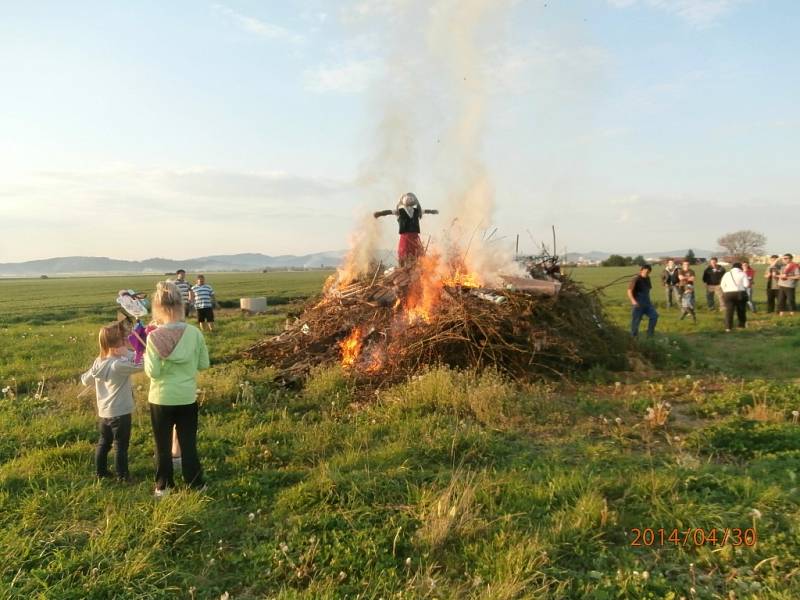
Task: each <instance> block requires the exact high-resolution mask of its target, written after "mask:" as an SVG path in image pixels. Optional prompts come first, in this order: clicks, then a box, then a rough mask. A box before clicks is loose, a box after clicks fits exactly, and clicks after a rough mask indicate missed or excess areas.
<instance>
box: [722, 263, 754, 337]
mask: <svg viewBox="0 0 800 600" xmlns="http://www.w3.org/2000/svg"><path fill="white" fill-rule="evenodd" d="M749 287H750V280H749V279H748V278H747V275H746V274H745V272H744V271H743V270H742V263H738V262H737V263H733V266H732V267H731V270H730V271H728V272H727V273H725V275H723V276H722V281H720V288H721V289H722V302H723V304H724V305H725V331H730V330H731V329H733V311H734V310H735V311H736V317H737V319H738V321H739V327H747V288H749Z"/></svg>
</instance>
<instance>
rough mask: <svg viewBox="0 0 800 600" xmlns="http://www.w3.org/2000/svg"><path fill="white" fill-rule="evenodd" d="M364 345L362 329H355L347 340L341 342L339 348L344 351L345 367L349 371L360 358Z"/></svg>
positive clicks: (343, 363) (343, 364)
mask: <svg viewBox="0 0 800 600" xmlns="http://www.w3.org/2000/svg"><path fill="white" fill-rule="evenodd" d="M363 345H364V340H363V339H361V328H360V327H356V328H355V329H353V331H351V332H350V335H348V336H347V338H345V339H344V340H342V341H341V342H339V348H340V349H341V350H342V366H343V367H345V368H348V369H349V368H352V367H354V366H355V364H356V361H357V360H358V356H359V355H360V354H361V347H362V346H363Z"/></svg>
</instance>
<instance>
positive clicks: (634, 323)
mask: <svg viewBox="0 0 800 600" xmlns="http://www.w3.org/2000/svg"><path fill="white" fill-rule="evenodd" d="M652 270H653V267H651V266H650V265H647V264H645V265H642V266H641V267H640V268H639V274H638V275H637V276H636V277H634V278H633V279H631V282H630V284H629V285H628V298H629V299H630V301H631V306H632V307H633V308H632V310H631V335H632V336H633V337H637V336H638V335H639V324H640V323H641V322H642V317H643V316H645V315H647V319H648V322H647V336H648V337H653V333H655V330H656V323H657V322H658V312H657V311H656V309H655V307H654V306H653V303H652V302H651V301H650V290H651V289H652V287H653V286H652V284H651V283H650V272H651V271H652Z"/></svg>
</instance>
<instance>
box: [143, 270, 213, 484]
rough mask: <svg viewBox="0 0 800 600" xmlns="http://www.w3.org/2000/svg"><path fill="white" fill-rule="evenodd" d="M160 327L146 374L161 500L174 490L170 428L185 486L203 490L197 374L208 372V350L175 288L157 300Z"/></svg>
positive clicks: (150, 343) (164, 287) (161, 286)
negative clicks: (186, 316)
mask: <svg viewBox="0 0 800 600" xmlns="http://www.w3.org/2000/svg"><path fill="white" fill-rule="evenodd" d="M153 318H154V319H155V321H156V322H157V323H158V327H157V328H156V329H155V330H154V331H152V332H151V333H150V335H148V336H147V350H146V352H145V356H144V371H145V373H146V374H147V376H148V377H149V378H150V393H149V395H148V398H147V399H148V402H149V405H150V421H151V423H152V426H153V437H154V439H155V444H156V457H157V465H156V489H155V496H156V497H157V498H160V497H162V496H165V495H167V494H168V493H169V489H170V488H171V487H173V486H174V485H175V482H174V479H173V466H172V453H171V446H172V429H173V427H174V428H175V430H176V431H177V434H178V440H180V447H181V450H182V451H183V461H182V463H183V464H182V470H183V478H184V480H185V481H186V483H187V484H188V485H189V486H190V487H192V488H195V489H199V488H202V487H203V471H202V468H201V467H200V459H199V458H198V455H197V414H198V410H197V409H198V407H197V372H198V371H199V370H202V369H207V368H208V365H209V362H208V349H207V348H206V343H205V340H204V339H203V334H202V333H200V330H199V329H197V328H196V327H193V326H192V325H188V324H187V323H186V322H185V321H184V314H183V297H182V296H181V293H180V291H179V290H178V288H177V286H176V285H175V284H174V283H170V282H159V283H158V286H157V287H156V292H155V295H154V297H153Z"/></svg>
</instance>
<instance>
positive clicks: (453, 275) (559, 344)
mask: <svg viewBox="0 0 800 600" xmlns="http://www.w3.org/2000/svg"><path fill="white" fill-rule="evenodd" d="M547 260H548V261H549V265H548V268H543V265H542V264H538V263H537V264H531V265H529V269H528V271H529V272H530V273H532V274H536V275H537V276H538V278H536V279H535V278H533V277H531V276H528V277H521V276H519V275H515V276H511V275H507V276H504V275H499V276H497V277H495V278H493V281H492V282H488V281H485V280H484V278H482V277H481V276H480V275H479V274H478V273H476V272H474V271H471V270H469V269H468V268H467V266H466V265H465V264H464V263H463V262H456V263H454V262H453V261H448V260H446V259H443V258H442V257H441V256H440V255H438V254H436V253H428V254H426V255H424V256H422V257H421V258H420V259H419V260H417V261H416V262H415V263H414V264H412V265H407V266H405V267H403V268H399V267H390V268H384V266H383V265H380V264H378V265H372V267H371V268H370V269H369V270H367V271H365V272H363V273H361V274H353V273H348V272H346V271H344V270H340V271H339V272H338V273H337V274H335V275H333V276H331V278H330V279H329V280H328V281H327V282H326V284H325V286H324V288H323V291H322V294H321V296H320V297H317V298H315V299H313V300H311V301H309V302H308V303H307V305H306V306H305V308H304V310H303V311H302V313H301V314H300V316H299V317H297V318H295V320H294V321H293V322H291V323H287V327H286V330H285V331H283V332H282V333H281V334H280V335H277V336H275V337H271V338H268V339H265V340H263V341H260V342H259V343H257V344H255V345H254V346H252V347H251V348H249V349H248V350H247V351H246V352H245V355H246V356H247V357H248V358H251V359H255V360H256V361H258V362H260V363H262V364H265V365H269V366H272V367H274V368H275V369H276V370H277V377H278V379H279V380H280V381H282V382H285V383H302V381H303V380H304V378H305V376H306V375H307V374H308V373H309V371H310V370H311V369H312V368H314V367H317V366H320V365H334V364H340V365H341V366H342V368H343V369H345V370H346V371H347V372H348V373H350V374H351V375H352V377H353V378H355V379H357V380H359V381H360V382H363V383H371V384H374V385H378V386H379V385H381V384H383V383H391V382H396V381H400V380H403V379H405V378H407V377H409V376H411V375H413V374H416V373H420V372H421V371H422V370H424V368H425V367H429V366H435V365H449V366H451V367H455V368H465V369H478V370H481V369H485V368H493V369H496V370H498V371H501V372H504V373H506V374H508V375H509V376H511V377H514V378H518V379H524V378H542V377H552V376H562V375H564V374H566V373H568V372H570V371H573V370H575V369H580V368H586V367H590V366H592V365H598V364H601V365H605V366H611V367H614V366H617V367H620V366H624V365H623V364H620V360H621V361H622V362H623V363H624V353H625V338H624V336H623V335H622V333H621V332H620V330H619V329H618V328H616V327H614V326H612V325H610V324H609V323H608V321H607V319H606V317H605V315H604V313H603V310H602V306H601V304H600V301H599V299H598V297H597V294H596V293H593V292H590V291H587V290H585V289H583V288H582V287H581V286H580V285H578V284H576V283H575V282H573V281H572V280H570V278H569V277H566V276H562V275H561V274H560V273H558V271H557V269H552V262H553V260H554V259H553V258H552V257H548V258H547Z"/></svg>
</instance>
